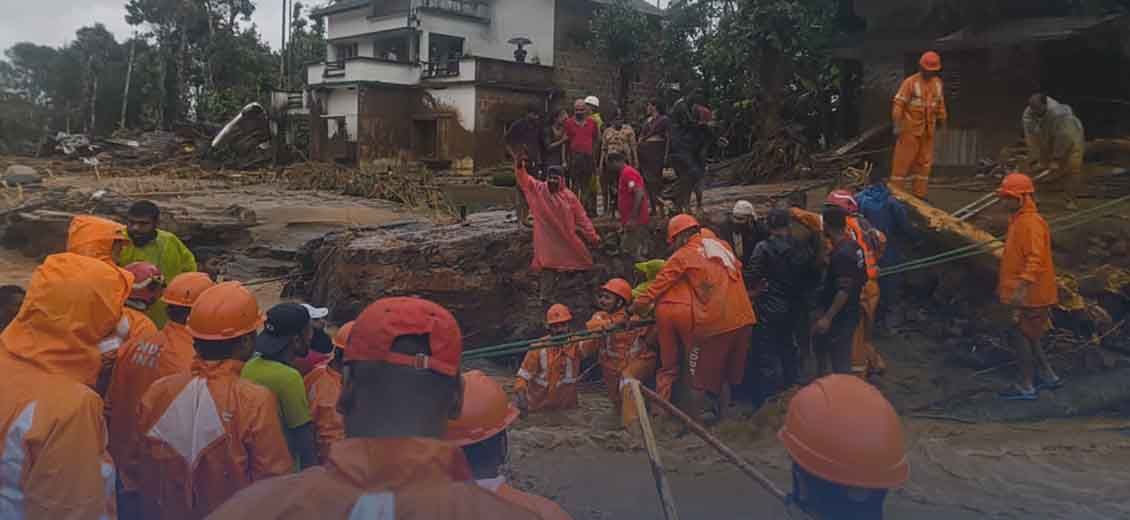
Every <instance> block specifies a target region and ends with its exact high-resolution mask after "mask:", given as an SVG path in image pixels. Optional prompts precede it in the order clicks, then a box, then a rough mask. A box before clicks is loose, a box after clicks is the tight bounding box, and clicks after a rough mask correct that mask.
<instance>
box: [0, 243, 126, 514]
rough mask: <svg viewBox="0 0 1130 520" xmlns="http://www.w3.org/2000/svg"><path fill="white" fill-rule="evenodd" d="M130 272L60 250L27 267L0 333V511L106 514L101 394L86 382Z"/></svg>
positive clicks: (109, 486)
mask: <svg viewBox="0 0 1130 520" xmlns="http://www.w3.org/2000/svg"><path fill="white" fill-rule="evenodd" d="M132 283H133V277H132V276H130V275H129V274H128V273H126V272H124V271H121V270H118V269H111V268H109V267H108V266H106V265H105V264H104V263H102V262H99V261H97V260H93V259H90V258H86V257H83V256H79V255H74V254H69V253H63V254H58V255H51V256H48V257H47V259H46V260H44V262H43V264H42V265H40V266H39V267H38V268H37V269H36V270H35V273H34V274H33V275H32V279H31V282H30V284H29V285H28V290H27V297H26V299H25V300H24V303H23V307H21V308H20V312H19V314H18V315H17V316H16V318H15V320H13V321H12V323H11V324H10V325H9V326H8V327H7V328H6V329H4V331H3V333H2V334H0V374H3V377H0V435H2V436H3V439H0V517H3V518H21V519H27V520H48V519H52V520H53V519H60V518H63V519H96V518H114V516H115V498H114V481H115V475H114V466H113V464H112V463H111V462H110V456H109V453H107V452H106V423H105V422H104V420H103V417H102V400H101V399H99V398H98V395H97V394H96V393H95V392H94V391H93V390H92V389H91V388H90V387H91V385H93V384H94V382H95V380H96V379H97V377H98V372H99V370H100V368H101V361H100V358H101V356H100V354H99V348H98V343H99V342H100V341H101V340H102V339H103V338H104V337H106V336H108V335H110V334H112V333H113V330H114V329H115V327H116V324H117V323H118V321H119V320H120V318H121V313H122V308H123V307H122V306H123V304H124V303H125V301H126V298H127V297H128V296H129V292H130V286H131V285H132Z"/></svg>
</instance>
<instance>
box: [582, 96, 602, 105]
mask: <svg viewBox="0 0 1130 520" xmlns="http://www.w3.org/2000/svg"><path fill="white" fill-rule="evenodd" d="M585 104H586V105H592V106H594V107H599V106H600V98H598V97H596V96H589V97H587V98H585Z"/></svg>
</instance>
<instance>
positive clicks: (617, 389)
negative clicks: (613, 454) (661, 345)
mask: <svg viewBox="0 0 1130 520" xmlns="http://www.w3.org/2000/svg"><path fill="white" fill-rule="evenodd" d="M631 303H632V286H631V285H629V284H628V281H627V280H624V279H622V278H613V279H611V280H609V281H608V283H606V284H604V286H603V287H601V288H600V289H599V290H598V291H597V293H596V306H597V307H598V308H599V309H600V310H599V311H597V312H595V313H593V315H592V318H590V319H589V321H588V323H587V324H586V326H587V327H588V330H590V331H601V330H608V329H612V328H624V327H627V326H628V325H629V324H630V323H629V316H628V305H629V304H631ZM646 333H647V330H646V328H637V329H633V330H627V331H623V332H617V333H614V334H610V335H607V336H604V337H602V338H599V339H594V340H589V341H586V342H585V343H583V346H582V350H583V351H584V356H585V357H588V356H590V355H592V354H594V353H597V352H599V353H600V358H599V359H600V369H601V371H602V372H603V374H604V387H605V388H606V389H607V390H608V398H609V399H611V400H612V402H613V404H615V405H616V408H618V410H617V411H618V412H619V414H620V419H621V420H622V421H623V425H624V428H629V429H630V428H631V426H632V425H633V424H635V422H636V419H638V418H639V416H638V412H637V411H636V406H635V404H634V402H633V401H632V398H631V394H630V393H629V392H630V391H631V388H630V387H629V386H628V383H629V382H630V381H632V380H636V381H647V380H648V379H651V378H652V376H654V375H655V366H656V364H657V363H658V360H657V359H656V355H655V352H654V351H652V350H651V349H650V348H648V346H647V344H646V343H645V339H644V336H645V335H646Z"/></svg>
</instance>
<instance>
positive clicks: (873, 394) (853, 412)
mask: <svg viewBox="0 0 1130 520" xmlns="http://www.w3.org/2000/svg"><path fill="white" fill-rule="evenodd" d="M847 432H850V434H847ZM777 438H779V439H780V440H781V443H782V444H784V445H785V449H786V450H787V451H788V452H789V455H790V456H791V457H792V459H793V461H794V462H796V464H797V465H799V466H800V467H802V468H804V469H805V470H806V471H808V472H809V473H811V474H813V475H815V476H817V477H820V478H822V479H824V480H827V481H830V482H834V483H836V484H841V485H844V486H853V487H861V488H869V489H890V488H895V487H898V486H900V485H902V484H904V483H905V482H906V481H907V479H908V478H909V476H910V466H909V464H908V463H907V460H906V444H905V440H904V439H903V430H902V422H901V421H899V417H898V414H897V413H895V409H894V407H893V406H891V403H890V402H888V401H887V399H886V398H885V397H883V394H881V393H879V390H877V389H876V388H875V387H873V386H871V385H870V384H868V383H866V382H864V381H863V380H861V379H859V378H858V377H855V376H850V375H846V374H833V375H830V376H827V377H823V378H820V379H817V380H816V381H813V382H812V384H810V385H808V386H806V387H804V388H802V389H801V390H800V391H799V392H797V394H796V395H795V396H794V397H793V399H792V401H790V402H789V411H788V414H787V415H786V416H785V425H784V426H783V427H782V428H781V431H780V432H778V433H777Z"/></svg>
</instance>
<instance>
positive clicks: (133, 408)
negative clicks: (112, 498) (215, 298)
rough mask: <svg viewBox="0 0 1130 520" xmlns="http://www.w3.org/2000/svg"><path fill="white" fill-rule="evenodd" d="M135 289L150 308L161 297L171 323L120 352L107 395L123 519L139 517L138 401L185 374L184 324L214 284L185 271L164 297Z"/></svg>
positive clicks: (187, 344)
mask: <svg viewBox="0 0 1130 520" xmlns="http://www.w3.org/2000/svg"><path fill="white" fill-rule="evenodd" d="M137 263H145V262H137ZM147 266H149V267H153V266H151V265H147ZM130 267H134V269H130ZM154 269H156V267H154ZM154 269H148V267H146V268H145V269H140V268H139V267H138V266H136V265H134V263H131V265H130V266H128V267H127V270H129V271H131V272H136V271H145V272H149V274H150V275H151V272H153V270H154ZM142 276H144V275H142ZM139 285H140V284H139V283H134V284H133V286H134V289H133V292H132V293H131V298H130V300H141V301H146V302H149V303H151V301H156V297H157V296H159V297H160V300H162V301H163V302H165V304H166V305H167V310H168V319H169V321H168V322H167V323H166V324H165V328H163V329H160V330H159V331H157V332H153V333H150V335H149V336H146V337H144V338H141V339H140V340H138V341H136V343H131V344H127V345H125V346H123V347H122V348H121V349H120V350H119V353H118V363H116V364H115V366H114V373H113V376H112V379H111V381H110V388H108V390H107V391H106V409H105V414H106V424H107V425H108V427H110V453H111V454H112V456H113V457H114V463H115V465H116V466H118V477H119V479H120V486H119V511H118V515H119V517H120V518H122V519H130V518H137V514H138V511H137V505H136V504H137V479H138V474H137V471H138V468H137V458H138V450H139V447H140V440H141V437H140V436H139V435H138V431H137V424H138V415H137V414H138V408H139V405H140V402H141V396H145V392H146V390H148V389H149V385H151V384H153V383H154V382H155V381H157V380H158V379H162V378H164V376H166V375H173V374H183V373H188V372H189V367H190V366H191V365H192V358H193V357H195V350H193V348H192V336H190V335H189V331H188V329H186V328H185V326H184V323H185V321H188V319H189V311H190V310H191V307H192V304H193V303H194V302H195V300H197V297H198V296H200V294H201V293H203V292H205V291H206V289H208V288H209V287H211V286H212V285H215V284H212V281H211V279H210V278H208V275H206V274H203V272H185V274H184V275H181V276H179V277H176V278H175V279H173V281H172V283H171V284H169V285H168V287H167V288H166V289H164V292H163V293H159V294H158V293H157V292H156V291H154V289H151V288H148V287H145V286H142V287H140V288H139V287H138V286H139ZM139 310H140V309H139Z"/></svg>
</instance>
